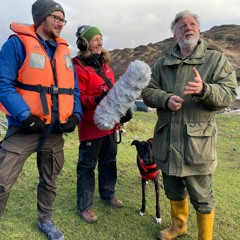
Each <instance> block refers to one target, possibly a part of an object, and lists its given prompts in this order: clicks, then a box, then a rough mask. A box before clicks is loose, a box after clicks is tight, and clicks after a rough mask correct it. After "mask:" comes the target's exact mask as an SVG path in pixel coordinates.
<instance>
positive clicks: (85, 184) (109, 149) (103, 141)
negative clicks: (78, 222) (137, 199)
mask: <svg viewBox="0 0 240 240" xmlns="http://www.w3.org/2000/svg"><path fill="white" fill-rule="evenodd" d="M116 155H117V144H116V143H115V142H114V139H113V135H108V136H105V137H102V138H97V139H93V140H90V141H85V142H81V143H80V146H79V157H78V164H77V209H78V211H80V212H82V211H85V210H89V209H92V205H93V194H94V190H95V171H94V170H95V167H96V165H97V164H98V185H99V194H100V197H101V199H103V200H109V199H112V198H113V197H114V193H115V185H116V181H117V164H116Z"/></svg>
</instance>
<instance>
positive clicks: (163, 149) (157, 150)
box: [152, 121, 169, 162]
mask: <svg viewBox="0 0 240 240" xmlns="http://www.w3.org/2000/svg"><path fill="white" fill-rule="evenodd" d="M168 132H169V123H168V122H166V121H158V122H157V124H156V126H155V128H154V141H153V146H152V150H153V154H154V156H155V158H156V159H157V160H159V161H162V162H165V161H167V157H168V148H169V134H168Z"/></svg>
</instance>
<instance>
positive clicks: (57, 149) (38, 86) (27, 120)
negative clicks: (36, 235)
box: [0, 0, 82, 240]
mask: <svg viewBox="0 0 240 240" xmlns="http://www.w3.org/2000/svg"><path fill="white" fill-rule="evenodd" d="M32 15H33V22H34V25H21V24H17V23H12V24H11V25H10V28H11V29H12V30H13V31H14V32H15V34H14V35H12V36H10V38H9V39H8V40H7V42H6V43H5V44H4V45H3V47H2V49H1V52H0V65H1V68H0V102H1V104H2V107H3V108H4V109H5V110H6V113H7V115H6V116H7V119H8V131H7V133H6V136H5V137H4V139H3V140H2V142H1V145H0V216H1V215H2V214H3V212H4V210H5V208H6V204H7V200H8V198H9V195H10V190H11V188H12V186H13V184H14V183H15V181H16V180H17V178H18V176H19V174H20V172H21V170H22V167H23V165H24V163H25V161H26V160H27V158H28V157H29V156H30V155H31V154H32V153H34V152H35V151H37V167H38V172H39V183H38V187H37V209H38V227H39V229H40V230H41V231H42V232H43V233H45V234H46V235H47V237H48V239H54V240H56V239H58V240H62V239H64V236H63V234H62V232H61V231H60V230H59V229H58V228H57V227H56V226H55V224H54V222H53V216H52V215H53V203H54V200H55V197H56V192H57V191H56V190H57V186H56V178H57V176H58V175H59V173H60V172H61V169H62V167H63V163H64V154H63V145H64V140H63V137H62V135H63V133H67V132H72V131H74V129H75V127H76V125H77V124H78V123H79V122H80V120H81V118H82V107H81V103H80V100H79V95H80V91H79V88H78V83H77V77H76V74H75V71H74V68H73V65H72V62H71V56H70V50H69V48H68V45H67V43H66V41H65V40H64V39H62V38H60V33H61V30H62V29H63V26H64V25H65V24H66V22H67V21H66V20H65V13H64V10H63V8H62V7H61V5H60V4H58V3H56V2H54V1H52V0H37V1H35V2H34V3H33V5H32Z"/></svg>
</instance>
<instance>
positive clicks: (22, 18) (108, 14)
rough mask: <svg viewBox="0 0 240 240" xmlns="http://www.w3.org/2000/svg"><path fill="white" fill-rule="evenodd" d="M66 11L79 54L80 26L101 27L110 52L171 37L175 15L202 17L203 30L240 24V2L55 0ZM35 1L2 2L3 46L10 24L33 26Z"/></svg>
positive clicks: (67, 31)
mask: <svg viewBox="0 0 240 240" xmlns="http://www.w3.org/2000/svg"><path fill="white" fill-rule="evenodd" d="M56 1H57V2H59V3H60V4H61V5H62V7H63V8H64V10H65V14H66V16H65V17H66V20H67V21H68V22H67V25H66V26H65V27H64V29H63V30H62V35H61V36H62V37H63V38H65V39H66V40H67V41H68V43H69V45H70V48H71V51H72V54H73V55H74V54H76V53H77V48H76V46H75V41H76V37H75V33H76V30H77V27H78V26H79V25H84V24H86V25H93V26H96V27H98V28H99V29H100V30H101V32H102V34H103V40H104V47H105V48H106V49H108V50H112V49H123V48H135V47H137V46H139V45H147V44H149V43H156V42H159V41H162V40H164V39H166V38H170V37H172V33H171V31H170V24H171V22H172V20H173V19H174V17H175V15H176V13H178V12H180V11H182V10H186V9H188V10H190V11H192V12H195V13H197V14H198V15H199V17H200V22H201V31H206V30H209V29H210V28H211V27H213V26H219V25H223V24H240V1H239V0H201V1H199V0H85V1H84V0H56ZM33 2H34V0H0V9H1V17H0V19H1V20H0V26H1V28H0V47H1V46H2V44H3V43H4V42H5V41H6V40H7V38H8V36H9V35H10V34H11V31H10V30H9V24H10V23H11V22H13V21H16V22H19V23H32V22H33V21H32V15H31V7H32V4H33Z"/></svg>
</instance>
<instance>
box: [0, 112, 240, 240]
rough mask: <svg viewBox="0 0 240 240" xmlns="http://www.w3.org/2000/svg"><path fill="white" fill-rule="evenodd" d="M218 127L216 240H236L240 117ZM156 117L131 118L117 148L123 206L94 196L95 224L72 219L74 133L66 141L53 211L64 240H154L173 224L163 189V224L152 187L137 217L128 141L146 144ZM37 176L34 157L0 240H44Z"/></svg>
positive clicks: (137, 191) (1, 224) (192, 224)
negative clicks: (142, 212) (39, 226)
mask: <svg viewBox="0 0 240 240" xmlns="http://www.w3.org/2000/svg"><path fill="white" fill-rule="evenodd" d="M217 121H218V126H219V137H218V147H217V152H218V167H217V170H216V173H215V175H214V192H215V196H216V199H217V208H216V219H215V225H214V239H215V240H235V239H239V235H240V229H239V226H240V208H239V199H240V192H239V187H238V186H239V179H240V177H239V176H240V174H239V173H240V164H239V156H240V150H239V146H240V116H237V115H236V116H233V115H227V114H221V115H218V116H217ZM155 122H156V114H155V113H143V112H135V113H134V118H133V120H132V121H131V122H130V123H129V124H128V126H127V127H126V128H125V130H126V131H127V134H126V135H124V136H123V138H122V143H121V144H119V145H118V147H119V151H118V160H117V161H118V181H117V185H116V196H117V197H119V198H120V199H121V200H123V202H124V204H125V206H124V208H122V209H113V208H111V207H110V206H108V205H105V204H104V203H102V202H100V201H99V195H98V189H97V184H96V190H95V195H94V205H93V208H94V211H95V213H96V214H97V215H98V221H97V222H96V223H94V224H87V223H85V222H83V221H82V220H81V219H80V217H79V216H78V215H77V213H76V207H75V205H76V164H77V158H78V145H79V143H78V138H77V132H76V131H75V132H74V133H72V134H69V135H68V136H67V137H66V141H65V165H64V168H63V171H62V173H61V175H60V176H59V177H58V195H57V198H56V202H55V206H54V210H55V211H54V220H55V222H56V224H57V226H58V227H59V228H60V229H61V230H62V232H63V233H64V235H65V239H66V240H68V239H69V240H75V239H78V240H81V239H86V240H113V239H117V240H121V239H124V240H125V239H126V240H135V239H142V240H152V239H156V236H157V234H158V232H159V231H160V230H161V229H163V228H165V227H167V226H169V225H170V223H171V219H170V212H169V210H170V209H169V202H168V200H167V199H166V197H165V195H164V191H163V189H161V191H160V194H161V214H162V218H163V223H162V224H161V225H159V224H157V223H156V222H155V193H154V185H153V183H149V184H148V186H147V209H146V215H145V216H144V217H141V216H139V215H138V212H139V209H140V207H141V179H140V175H139V172H138V169H137V165H136V151H135V148H134V147H132V146H130V144H131V142H132V140H134V139H140V140H145V139H147V138H149V137H152V135H153V128H154V124H155ZM37 182H38V174H37V170H36V161H35V155H32V156H31V157H30V158H29V159H28V160H27V161H26V163H25V166H24V168H23V171H22V172H21V175H20V177H19V179H18V180H17V182H16V183H15V185H14V186H13V188H12V191H11V196H10V199H9V201H8V205H7V211H6V212H5V214H4V215H3V216H2V218H1V219H0V240H5V239H6V240H13V239H14V240H15V239H19V240H23V239H24V240H25V239H31V240H34V239H37V240H41V239H46V238H45V236H44V235H43V234H42V233H40V232H39V231H38V229H37V211H36V186H37ZM189 213H190V214H189V221H188V228H189V234H188V236H186V237H185V238H184V239H186V240H193V239H197V228H196V217H195V211H194V210H193V208H192V206H190V212H189Z"/></svg>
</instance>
